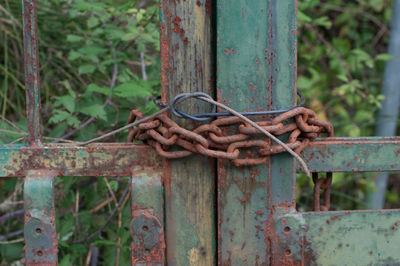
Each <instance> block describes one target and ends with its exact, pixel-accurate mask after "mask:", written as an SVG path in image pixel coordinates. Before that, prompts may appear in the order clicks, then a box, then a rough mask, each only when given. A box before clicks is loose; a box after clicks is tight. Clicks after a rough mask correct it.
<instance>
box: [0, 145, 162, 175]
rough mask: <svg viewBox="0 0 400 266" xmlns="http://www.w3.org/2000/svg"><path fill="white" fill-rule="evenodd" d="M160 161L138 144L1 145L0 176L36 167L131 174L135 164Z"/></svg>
mask: <svg viewBox="0 0 400 266" xmlns="http://www.w3.org/2000/svg"><path fill="white" fill-rule="evenodd" d="M161 162H162V159H161V158H160V157H158V156H157V154H156V152H154V151H153V149H152V148H151V147H149V146H144V145H135V144H122V143H110V144H109V143H102V144H93V145H88V146H84V147H79V146H73V145H65V144H62V145H61V144H57V145H46V146H44V147H30V146H26V145H0V177H23V176H25V174H24V173H25V172H26V171H27V170H35V169H48V170H54V171H56V172H57V175H58V176H131V168H132V167H133V166H136V165H141V166H144V167H146V166H152V167H155V168H156V167H160V166H161Z"/></svg>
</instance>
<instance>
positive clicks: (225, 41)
mask: <svg viewBox="0 0 400 266" xmlns="http://www.w3.org/2000/svg"><path fill="white" fill-rule="evenodd" d="M217 69H218V72H217V94H218V100H219V101H220V102H222V103H225V104H228V105H229V106H230V107H232V108H235V109H236V110H238V111H255V110H257V111H258V110H272V109H280V108H287V107H289V106H293V104H294V101H295V100H294V99H295V84H296V1H295V0H289V1H247V0H235V1H232V0H221V1H218V2H217ZM218 163H219V169H218V181H219V182H218V185H219V187H218V189H219V191H218V193H219V199H218V203H219V210H218V215H219V217H218V221H219V222H218V224H219V247H218V248H219V250H218V251H219V252H218V254H219V263H220V264H224V265H267V264H268V263H269V261H270V256H271V252H272V246H271V244H270V243H271V240H270V223H271V221H272V220H271V212H272V208H273V207H274V206H282V205H284V206H293V205H294V200H295V194H294V181H295V179H294V176H295V175H294V174H295V165H294V162H293V160H292V159H291V158H290V157H289V156H287V155H277V156H273V157H271V159H270V161H269V162H268V163H267V164H266V165H264V166H258V167H243V168H237V167H235V166H233V165H232V164H230V163H229V162H226V161H223V160H220V161H219V162H218Z"/></svg>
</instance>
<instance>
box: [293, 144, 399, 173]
mask: <svg viewBox="0 0 400 266" xmlns="http://www.w3.org/2000/svg"><path fill="white" fill-rule="evenodd" d="M399 154H400V137H364V138H327V139H321V140H317V141H313V142H311V143H310V146H309V147H307V148H306V149H305V150H304V151H303V152H302V154H301V157H302V158H304V160H305V162H306V163H307V165H308V167H309V168H310V171H313V172H366V171H377V172H380V171H385V172H390V171H399V170H400V155H399Z"/></svg>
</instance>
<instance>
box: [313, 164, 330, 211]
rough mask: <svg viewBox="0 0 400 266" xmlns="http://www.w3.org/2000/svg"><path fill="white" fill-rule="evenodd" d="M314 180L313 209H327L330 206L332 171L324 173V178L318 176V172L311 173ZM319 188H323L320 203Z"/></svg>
mask: <svg viewBox="0 0 400 266" xmlns="http://www.w3.org/2000/svg"><path fill="white" fill-rule="evenodd" d="M312 180H313V182H314V199H313V200H314V211H317V212H319V211H329V208H330V206H331V184H332V173H331V172H329V173H326V178H320V177H318V173H312ZM321 189H322V190H323V194H322V195H323V197H324V204H322V205H321Z"/></svg>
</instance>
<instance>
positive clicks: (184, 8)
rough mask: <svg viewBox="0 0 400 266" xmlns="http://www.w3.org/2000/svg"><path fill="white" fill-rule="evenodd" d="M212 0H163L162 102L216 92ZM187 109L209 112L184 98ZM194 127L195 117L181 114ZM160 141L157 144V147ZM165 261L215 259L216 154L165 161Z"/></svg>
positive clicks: (209, 262)
mask: <svg viewBox="0 0 400 266" xmlns="http://www.w3.org/2000/svg"><path fill="white" fill-rule="evenodd" d="M213 14H214V10H213V4H212V1H211V0H190V1H176V0H162V1H161V21H160V24H161V25H160V26H161V84H162V89H161V95H162V101H163V102H164V103H166V102H170V101H171V100H172V99H173V98H174V97H175V96H176V95H178V94H180V93H185V92H195V91H199V92H205V93H207V94H209V95H213V94H215V92H214V87H215V86H214V80H215V79H214V69H213V64H214V63H213V44H212V42H213V34H212V25H213V24H212V16H213ZM182 109H183V110H184V111H187V112H188V113H198V112H207V111H209V108H207V107H206V106H205V105H203V104H202V105H200V104H197V103H195V104H183V107H182ZM176 122H177V124H178V125H179V126H183V127H185V128H187V129H189V130H191V129H192V128H193V127H195V125H193V124H192V122H191V121H188V120H183V119H179V120H177V121H176ZM160 148H161V147H159V150H161V149H160ZM164 169H165V174H164V184H165V208H166V241H167V247H168V248H167V263H168V264H169V265H184V266H186V265H214V264H215V262H216V260H215V258H216V256H215V251H216V235H215V227H216V225H215V218H214V217H215V160H214V159H210V158H206V157H204V156H201V155H193V156H190V157H188V158H183V159H178V160H166V163H165V168H164Z"/></svg>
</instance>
